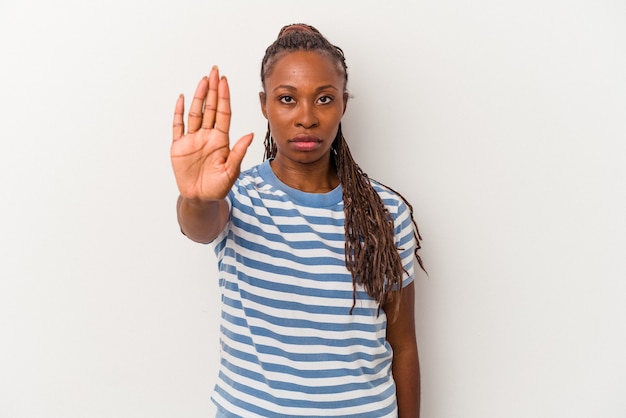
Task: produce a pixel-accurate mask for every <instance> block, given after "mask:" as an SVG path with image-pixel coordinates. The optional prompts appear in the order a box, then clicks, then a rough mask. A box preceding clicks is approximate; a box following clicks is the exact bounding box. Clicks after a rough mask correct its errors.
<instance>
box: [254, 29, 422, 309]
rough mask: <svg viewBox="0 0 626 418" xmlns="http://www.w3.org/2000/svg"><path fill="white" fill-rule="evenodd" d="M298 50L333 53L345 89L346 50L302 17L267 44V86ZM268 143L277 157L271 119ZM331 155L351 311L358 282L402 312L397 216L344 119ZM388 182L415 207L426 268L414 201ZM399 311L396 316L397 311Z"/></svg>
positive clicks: (264, 63)
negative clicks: (355, 152)
mask: <svg viewBox="0 0 626 418" xmlns="http://www.w3.org/2000/svg"><path fill="white" fill-rule="evenodd" d="M295 51H315V52H317V53H319V54H321V55H323V56H327V57H329V59H331V60H332V61H333V62H334V63H335V64H336V66H337V69H338V71H339V72H340V73H341V74H343V77H344V91H347V90H346V88H347V83H348V67H347V65H346V60H345V57H344V53H343V51H342V50H341V48H339V47H338V46H335V45H333V44H331V43H330V42H329V41H328V40H327V39H326V38H325V37H324V36H323V35H322V34H321V33H320V32H319V31H318V30H317V29H316V28H314V27H313V26H310V25H306V24H302V23H298V24H292V25H287V26H284V27H283V28H282V29H281V30H280V32H279V34H278V38H277V39H276V41H274V43H272V44H271V45H270V46H269V47H268V48H267V49H266V51H265V56H264V57H263V61H262V64H261V82H262V83H263V86H264V87H265V79H266V77H268V76H269V74H270V73H271V72H272V70H273V69H274V65H275V64H276V62H277V61H278V60H279V59H280V58H281V57H283V56H284V55H286V54H288V53H291V52H295ZM264 145H265V155H264V159H272V158H274V157H275V156H276V154H277V152H278V149H277V147H276V143H275V142H274V141H273V139H272V136H271V132H270V128H269V123H268V129H267V133H266V135H265V142H264ZM331 155H332V157H331V163H333V164H334V165H335V169H336V170H337V176H338V178H339V181H340V182H341V185H342V190H343V203H344V214H345V237H346V242H345V257H346V267H347V268H348V270H349V271H350V273H351V275H352V284H353V296H352V300H353V305H352V309H351V310H350V313H352V311H353V309H354V307H355V305H356V289H357V285H361V286H363V288H364V289H365V291H366V292H367V294H368V295H370V296H371V297H372V298H373V299H375V300H376V301H377V302H378V311H379V312H380V308H381V307H382V306H383V305H384V304H386V303H387V302H396V306H395V312H396V313H397V310H398V308H399V303H397V302H398V301H399V300H400V298H399V294H400V292H401V290H402V276H403V274H404V273H405V270H404V268H403V265H402V260H401V258H400V255H399V253H398V248H396V244H395V240H394V224H393V218H392V217H391V214H390V213H389V210H388V209H387V208H386V207H385V205H384V204H383V201H382V199H381V198H380V196H379V195H378V193H377V192H376V191H375V190H374V188H373V187H372V184H371V179H370V178H369V177H368V175H367V174H366V173H365V172H363V170H361V168H360V167H359V165H358V164H357V163H356V162H355V161H354V159H353V158H352V154H351V153H350V149H349V148H348V144H347V142H346V140H345V138H344V137H343V134H342V132H341V123H340V124H339V129H338V131H337V135H336V137H335V139H334V141H333V144H332V152H331ZM386 187H387V186H386ZM387 188H388V189H389V190H391V191H393V192H394V193H396V194H398V196H400V197H401V198H402V200H403V201H404V203H405V204H406V205H407V207H408V208H409V211H410V213H411V221H412V222H413V225H414V235H415V242H416V247H415V256H416V258H417V261H418V263H419V265H420V267H421V268H422V270H424V266H423V263H422V260H421V258H420V256H419V255H418V254H417V252H418V250H419V249H420V241H421V239H422V237H421V236H420V234H419V230H418V228H417V224H416V222H415V219H414V217H413V207H412V206H411V205H410V204H409V202H408V201H407V200H406V199H405V198H404V196H402V195H401V194H400V193H398V192H396V191H395V190H393V189H391V188H389V187H387ZM393 316H394V317H395V313H394V315H393Z"/></svg>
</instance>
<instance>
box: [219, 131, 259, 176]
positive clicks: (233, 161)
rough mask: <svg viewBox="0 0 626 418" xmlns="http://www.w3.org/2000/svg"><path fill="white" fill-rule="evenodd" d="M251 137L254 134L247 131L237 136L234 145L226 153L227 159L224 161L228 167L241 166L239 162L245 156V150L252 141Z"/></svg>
mask: <svg viewBox="0 0 626 418" xmlns="http://www.w3.org/2000/svg"><path fill="white" fill-rule="evenodd" d="M252 138H254V134H253V133H249V134H247V135H244V136H242V137H241V138H239V140H238V141H237V142H236V143H235V145H233V148H232V149H231V150H230V153H229V154H228V160H227V162H226V163H227V165H228V166H229V167H233V168H235V167H236V168H237V169H239V167H240V166H241V162H242V161H243V157H245V155H246V151H247V150H248V147H249V146H250V144H251V143H252Z"/></svg>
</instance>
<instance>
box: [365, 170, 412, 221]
mask: <svg viewBox="0 0 626 418" xmlns="http://www.w3.org/2000/svg"><path fill="white" fill-rule="evenodd" d="M369 181H370V184H371V185H372V187H373V188H374V191H376V193H378V196H380V199H381V200H382V201H383V204H384V205H385V206H386V207H387V209H388V210H389V211H390V212H391V213H392V214H396V213H402V212H405V211H407V210H409V206H408V205H407V202H406V200H405V199H404V198H403V197H402V196H401V195H400V193H398V192H397V191H395V190H393V189H392V188H391V187H389V186H387V185H385V184H383V183H381V182H379V181H377V180H374V179H372V178H369Z"/></svg>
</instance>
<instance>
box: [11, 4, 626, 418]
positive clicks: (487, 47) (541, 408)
mask: <svg viewBox="0 0 626 418" xmlns="http://www.w3.org/2000/svg"><path fill="white" fill-rule="evenodd" d="M300 21H303V22H306V23H311V24H313V25H315V26H317V27H318V28H319V29H320V30H321V31H322V33H324V34H325V35H326V36H327V37H328V38H329V39H330V40H331V41H332V42H334V43H336V44H338V45H340V46H341V47H342V48H343V49H344V51H345V53H346V56H347V59H348V65H349V71H350V84H349V88H350V90H351V93H352V94H353V95H354V98H353V100H352V101H351V102H350V103H349V106H348V112H347V115H346V117H345V119H344V133H345V134H346V137H347V138H348V141H349V142H350V144H351V146H352V150H353V153H354V154H355V156H356V158H357V160H358V161H359V163H360V165H361V166H362V167H363V168H364V170H365V171H367V172H368V173H369V174H370V175H371V176H372V177H374V178H377V179H379V180H381V181H383V182H385V183H388V184H389V185H391V186H393V187H394V188H395V189H397V190H399V191H401V192H402V193H403V194H404V195H405V196H406V197H407V198H409V200H411V202H412V203H413V204H414V208H415V213H416V218H417V220H418V222H419V224H420V226H421V232H422V235H423V237H424V241H423V245H424V251H423V257H424V259H425V261H426V264H427V267H428V269H429V273H430V276H429V277H426V276H420V277H419V278H418V280H417V292H418V294H417V307H416V315H417V323H418V334H419V343H420V349H421V361H422V383H423V416H424V417H426V418H461V417H462V418H485V417H487V418H491V417H493V418H502V417H505V418H517V417H533V418H536V417H541V418H544V417H545V418H549V417H550V418H552V417H568V418H573V417H581V418H582V417H615V418H617V417H624V416H626V397H625V396H624V387H625V386H626V356H625V355H624V353H625V352H626V303H625V300H626V269H625V268H624V265H623V262H624V253H625V250H626V246H625V244H624V240H625V232H626V221H625V216H624V213H625V212H626V205H625V203H624V188H625V183H626V168H625V165H626V164H625V161H624V160H625V159H626V158H625V156H626V145H625V144H626V105H625V101H624V97H626V76H625V74H626V24H625V22H626V3H624V2H623V1H621V0H613V1H611V0H571V1H567V2H566V1H558V0H529V1H523V2H522V1H517V2H512V1H499V0H478V1H472V2H465V1H460V0H438V1H411V2H409V1H406V2H399V1H396V2H394V1H385V2H382V1H371V0H370V1H363V0H361V1H358V2H347V1H346V2H341V1H337V0H333V1H327V0H318V1H315V2H309V1H307V2H301V1H272V2H269V1H268V2H260V1H241V0H237V1H219V2H218V1H208V0H205V1H154V0H151V1H148V0H146V1H139V0H125V1H120V0H110V1H89V2H85V1H78V0H76V1H69V0H57V1H54V2H47V1H28V0H26V1H19V2H17V1H14V2H9V1H8V0H2V2H1V3H0V46H1V51H0V52H1V55H0V60H1V65H0V118H1V119H0V120H1V126H0V139H1V147H2V148H1V152H0V182H1V186H2V187H1V191H2V198H1V200H0V210H1V218H0V237H1V238H0V239H1V241H0V246H1V248H0V250H1V252H0V416H1V417H3V418H4V417H7V418H21V417H29V418H30V417H46V418H47V417H50V418H52V417H54V418H56V417H59V418H61V417H62V418H79V417H80V418H82V417H93V418H101V417H115V418H126V417H133V418H134V417H152V418H157V417H168V418H170V417H209V416H211V415H212V414H213V411H214V408H213V405H212V404H211V402H210V399H209V397H210V393H211V390H212V386H213V383H214V381H215V378H216V366H217V363H218V336H217V318H218V315H219V298H218V291H217V282H216V267H215V259H214V256H213V254H212V252H211V251H210V249H209V247H206V246H202V245H199V244H194V243H192V242H190V241H188V240H186V239H185V238H184V237H183V236H182V235H180V234H179V232H178V227H177V223H176V217H175V210H174V206H175V199H176V196H177V191H176V187H175V184H174V179H173V175H172V172H171V168H170V163H169V154H168V153H169V141H170V136H171V133H170V132H171V131H170V130H171V118H172V112H173V107H174V103H175V100H176V97H177V96H178V94H179V93H185V94H186V95H187V97H190V96H191V95H192V93H193V90H194V88H195V85H196V83H197V81H198V80H199V79H200V77H202V76H203V75H204V74H206V73H208V71H209V69H210V68H211V66H212V65H213V64H219V65H220V68H221V70H222V72H223V73H225V74H227V75H228V77H229V80H230V82H231V86H232V103H233V110H234V116H233V124H232V130H231V133H232V136H233V139H236V138H238V137H239V136H241V135H243V134H245V133H247V132H250V131H254V132H255V134H256V138H255V143H254V144H253V147H252V148H251V149H250V151H249V154H248V156H247V157H246V160H245V161H244V166H245V167H248V166H250V165H252V164H254V163H256V162H260V161H261V158H262V142H263V136H264V133H265V121H264V119H263V118H262V116H261V113H260V110H259V106H258V96H257V93H258V91H259V89H260V81H259V75H258V73H259V66H260V60H261V58H262V56H263V52H264V50H265V47H266V46H267V45H269V44H270V43H271V42H272V41H273V40H274V39H275V37H276V35H277V33H278V30H279V29H280V27H281V26H283V25H284V24H287V23H293V22H300Z"/></svg>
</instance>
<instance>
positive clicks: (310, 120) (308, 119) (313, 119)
mask: <svg viewBox="0 0 626 418" xmlns="http://www.w3.org/2000/svg"><path fill="white" fill-rule="evenodd" d="M295 122H296V126H298V127H302V128H305V129H311V128H314V127H316V126H317V125H318V124H319V119H318V117H317V114H316V112H315V105H312V104H310V103H302V102H301V103H299V106H298V110H297V114H296V120H295Z"/></svg>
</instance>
